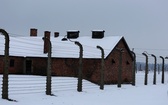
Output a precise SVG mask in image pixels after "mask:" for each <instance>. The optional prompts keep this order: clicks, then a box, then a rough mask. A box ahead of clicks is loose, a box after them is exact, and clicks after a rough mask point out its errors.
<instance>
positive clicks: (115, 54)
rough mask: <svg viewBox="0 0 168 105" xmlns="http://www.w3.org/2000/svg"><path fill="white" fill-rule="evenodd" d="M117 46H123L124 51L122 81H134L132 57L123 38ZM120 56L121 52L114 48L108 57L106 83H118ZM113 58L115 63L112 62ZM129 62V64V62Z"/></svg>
mask: <svg viewBox="0 0 168 105" xmlns="http://www.w3.org/2000/svg"><path fill="white" fill-rule="evenodd" d="M116 48H123V49H124V52H123V53H122V82H123V83H126V82H130V81H132V65H133V61H132V57H131V56H130V53H129V52H128V50H127V49H126V46H125V44H124V42H123V41H122V40H121V41H120V42H119V43H118V45H117V46H116ZM119 58H120V52H119V51H118V50H117V49H114V50H113V51H112V53H111V54H110V55H109V56H108V58H107V59H106V61H105V62H106V64H105V65H106V66H105V67H106V69H105V81H106V83H111V82H112V83H117V80H118V67H119ZM112 59H113V60H114V61H115V63H112ZM128 63H129V64H128Z"/></svg>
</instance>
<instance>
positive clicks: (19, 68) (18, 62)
mask: <svg viewBox="0 0 168 105" xmlns="http://www.w3.org/2000/svg"><path fill="white" fill-rule="evenodd" d="M3 59H4V57H3V56H0V73H3V68H4V62H3ZM10 60H14V66H13V67H10ZM23 61H24V58H23V57H9V69H8V70H9V74H15V73H17V74H22V73H23Z"/></svg>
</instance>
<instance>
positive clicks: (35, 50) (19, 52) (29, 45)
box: [0, 35, 122, 58]
mask: <svg viewBox="0 0 168 105" xmlns="http://www.w3.org/2000/svg"><path fill="white" fill-rule="evenodd" d="M62 38H63V36H59V37H53V36H51V38H50V40H51V43H52V57H58V58H79V46H77V45H76V44H74V42H71V41H78V42H80V43H81V44H82V46H83V58H101V51H100V50H99V49H98V48H97V47H96V46H97V45H99V46H101V47H102V48H103V49H104V53H105V57H107V56H108V55H109V53H110V52H111V51H112V49H113V48H114V47H115V46H116V44H117V43H118V42H119V41H120V39H121V38H122V36H108V37H104V38H102V39H92V38H91V37H90V36H80V37H78V38H77V39H71V41H62ZM4 40H5V38H4V36H2V35H0V55H4V43H5V41H4ZM9 47H10V48H9V55H10V56H23V57H47V54H44V53H43V49H44V41H43V40H42V36H41V37H39V36H37V37H30V36H29V37H10V45H9Z"/></svg>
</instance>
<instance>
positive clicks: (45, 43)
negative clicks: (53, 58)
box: [44, 31, 50, 53]
mask: <svg viewBox="0 0 168 105" xmlns="http://www.w3.org/2000/svg"><path fill="white" fill-rule="evenodd" d="M44 37H45V38H48V39H49V40H50V32H49V31H45V32H44ZM48 44H49V43H48V41H47V40H44V53H48Z"/></svg>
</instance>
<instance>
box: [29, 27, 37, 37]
mask: <svg viewBox="0 0 168 105" xmlns="http://www.w3.org/2000/svg"><path fill="white" fill-rule="evenodd" d="M30 36H37V29H35V28H31V29H30Z"/></svg>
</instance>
